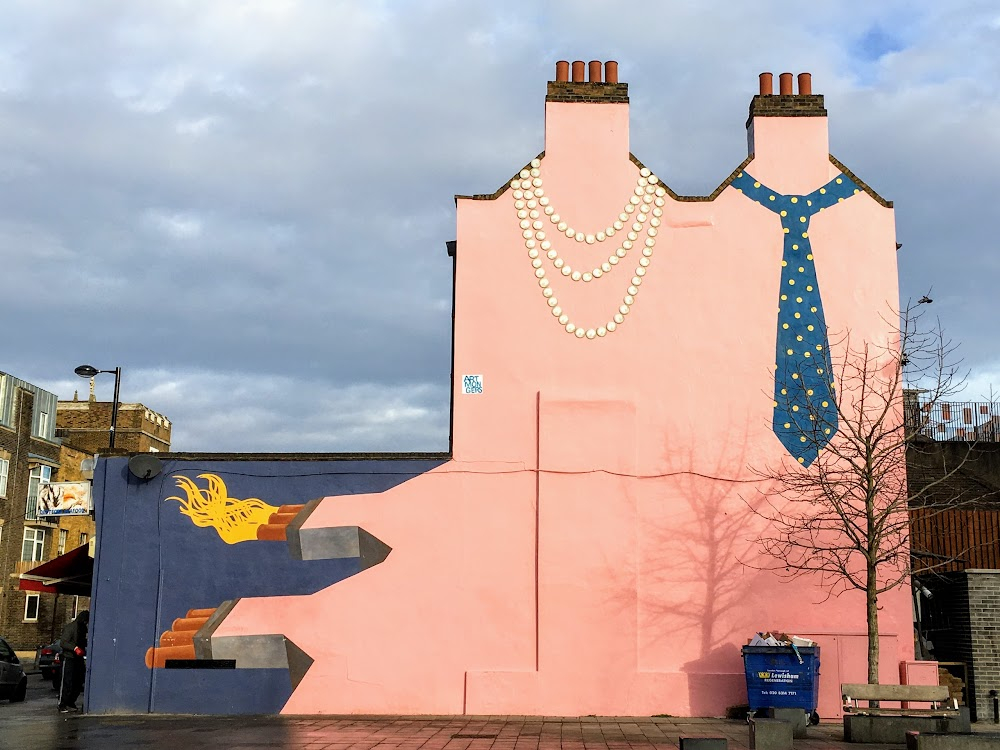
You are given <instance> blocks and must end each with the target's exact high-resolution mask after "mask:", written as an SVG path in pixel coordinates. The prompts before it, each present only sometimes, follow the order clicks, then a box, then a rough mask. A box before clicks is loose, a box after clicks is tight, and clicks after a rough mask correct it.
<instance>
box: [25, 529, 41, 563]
mask: <svg viewBox="0 0 1000 750" xmlns="http://www.w3.org/2000/svg"><path fill="white" fill-rule="evenodd" d="M29 534H30V535H31V539H29V538H28V535H29ZM26 544H31V545H32V547H31V555H32V556H31V557H25V556H24V555H25V549H24V547H25V545H26ZM36 555H37V557H36ZM44 560H45V529H36V528H34V527H32V526H26V527H25V528H24V536H23V537H22V540H21V562H44Z"/></svg>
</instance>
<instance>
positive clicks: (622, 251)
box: [615, 247, 628, 258]
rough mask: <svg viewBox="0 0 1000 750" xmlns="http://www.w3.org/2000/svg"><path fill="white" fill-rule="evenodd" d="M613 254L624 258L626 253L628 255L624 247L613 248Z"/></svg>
mask: <svg viewBox="0 0 1000 750" xmlns="http://www.w3.org/2000/svg"><path fill="white" fill-rule="evenodd" d="M615 255H617V256H618V257H619V258H624V257H625V256H626V255H628V250H626V249H625V248H624V247H620V248H618V249H617V250H615Z"/></svg>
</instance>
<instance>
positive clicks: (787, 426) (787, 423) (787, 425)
mask: <svg viewBox="0 0 1000 750" xmlns="http://www.w3.org/2000/svg"><path fill="white" fill-rule="evenodd" d="M791 426H792V423H791V422H785V429H786V430H787V429H788V428H789V427H791Z"/></svg>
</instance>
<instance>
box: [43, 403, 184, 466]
mask: <svg viewBox="0 0 1000 750" xmlns="http://www.w3.org/2000/svg"><path fill="white" fill-rule="evenodd" d="M111 406H112V403H111V402H110V401H97V400H96V399H95V398H94V396H93V394H91V396H90V398H89V399H88V400H87V401H80V400H78V399H77V398H76V396H75V394H74V398H73V400H72V401H60V402H59V408H58V409H57V411H56V437H58V438H60V439H61V440H62V441H63V442H64V443H68V444H71V445H73V446H74V447H75V448H79V449H81V450H84V451H87V452H89V453H91V454H95V453H101V452H107V449H108V442H109V436H110V429H111ZM115 432H116V436H115V449H116V450H119V451H127V452H129V453H147V452H150V451H153V452H157V451H167V450H170V420H169V419H167V418H166V417H164V416H163V415H162V414H157V413H156V412H155V411H153V410H151V409H148V408H146V407H145V406H143V405H142V404H118V423H117V425H116V426H115Z"/></svg>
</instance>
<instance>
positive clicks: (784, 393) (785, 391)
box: [781, 388, 788, 396]
mask: <svg viewBox="0 0 1000 750" xmlns="http://www.w3.org/2000/svg"><path fill="white" fill-rule="evenodd" d="M781 395H782V396H787V395H788V389H787V388H782V389H781Z"/></svg>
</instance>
